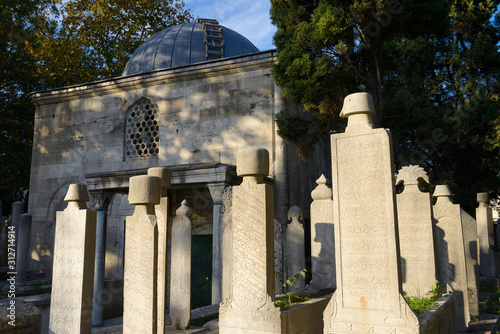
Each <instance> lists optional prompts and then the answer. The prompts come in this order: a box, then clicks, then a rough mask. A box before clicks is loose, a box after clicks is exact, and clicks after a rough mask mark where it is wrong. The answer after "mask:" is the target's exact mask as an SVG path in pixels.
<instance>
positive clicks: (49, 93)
mask: <svg viewBox="0 0 500 334" xmlns="http://www.w3.org/2000/svg"><path fill="white" fill-rule="evenodd" d="M276 56H277V54H276V51H275V50H268V51H263V52H258V53H253V54H249V55H243V56H238V57H231V58H223V59H220V60H215V61H207V62H203V63H197V64H192V65H187V66H182V67H176V68H169V69H164V70H157V71H153V72H148V73H143V74H136V75H130V76H125V77H117V78H111V79H107V80H101V81H95V82H90V83H85V84H80V85H74V86H69V87H63V88H56V89H51V90H46V91H40V92H34V93H31V94H30V98H31V101H32V103H33V104H34V105H35V106H40V105H45V104H51V103H58V102H63V101H68V100H72V99H75V98H76V97H79V98H85V97H92V96H100V95H106V94H112V93H116V92H122V91H128V90H133V89H138V88H144V87H149V86H153V85H160V84H167V83H173V82H178V81H185V80H192V79H199V78H208V77H214V76H220V75H228V74H233V73H239V72H246V71H252V70H256V69H262V68H266V67H267V68H270V67H271V65H272V64H273V63H274V62H275V61H276ZM263 65H266V66H263Z"/></svg>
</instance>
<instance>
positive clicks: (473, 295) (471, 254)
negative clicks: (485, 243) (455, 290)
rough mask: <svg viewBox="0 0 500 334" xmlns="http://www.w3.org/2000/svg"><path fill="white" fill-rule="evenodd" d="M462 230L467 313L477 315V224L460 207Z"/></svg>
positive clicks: (478, 274) (478, 271)
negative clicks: (467, 302)
mask: <svg viewBox="0 0 500 334" xmlns="http://www.w3.org/2000/svg"><path fill="white" fill-rule="evenodd" d="M460 218H461V220H462V231H463V236H464V251H465V267H466V269H467V294H468V300H469V313H470V314H471V315H472V316H478V315H479V295H478V293H479V276H480V270H479V252H478V248H477V247H478V246H477V224H476V220H475V219H474V218H472V217H471V216H470V215H469V214H468V213H467V212H465V211H464V210H463V209H460Z"/></svg>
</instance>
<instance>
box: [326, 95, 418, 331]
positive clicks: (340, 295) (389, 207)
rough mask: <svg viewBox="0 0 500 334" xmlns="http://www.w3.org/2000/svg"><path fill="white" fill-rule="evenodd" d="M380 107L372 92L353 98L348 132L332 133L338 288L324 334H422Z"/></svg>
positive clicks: (348, 102)
mask: <svg viewBox="0 0 500 334" xmlns="http://www.w3.org/2000/svg"><path fill="white" fill-rule="evenodd" d="M374 110H375V108H374V106H373V100H372V98H371V96H370V95H369V94H367V93H356V94H351V95H349V96H347V97H346V98H345V100H344V107H343V109H342V112H341V114H340V115H341V116H342V117H348V124H347V128H346V131H345V133H342V134H334V135H332V136H331V141H332V171H333V172H332V178H333V180H334V182H333V186H332V188H333V212H334V217H333V220H334V221H335V222H338V223H336V224H335V256H336V273H337V290H336V291H335V293H334V294H333V297H332V298H331V300H330V302H329V303H328V306H327V308H326V309H325V311H324V313H323V318H324V333H325V334H339V333H353V332H354V333H412V334H416V333H418V332H419V322H418V319H417V317H416V316H415V314H414V313H413V311H412V310H411V309H410V307H409V306H408V304H407V303H406V301H405V300H404V298H403V296H402V295H401V284H400V282H399V261H400V260H399V254H398V246H397V235H396V218H397V217H396V206H395V202H396V198H395V187H394V170H393V166H394V164H393V158H392V141H391V136H390V132H389V131H388V130H386V129H373V122H372V117H373V116H374V115H375V111H374Z"/></svg>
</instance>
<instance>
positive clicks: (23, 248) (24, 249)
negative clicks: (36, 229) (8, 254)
mask: <svg viewBox="0 0 500 334" xmlns="http://www.w3.org/2000/svg"><path fill="white" fill-rule="evenodd" d="M30 236H31V215H30V214H28V213H23V214H22V215H21V219H20V220H19V229H18V234H17V243H18V244H19V246H18V247H17V259H16V272H17V275H16V286H25V285H26V270H27V269H28V255H29V246H30Z"/></svg>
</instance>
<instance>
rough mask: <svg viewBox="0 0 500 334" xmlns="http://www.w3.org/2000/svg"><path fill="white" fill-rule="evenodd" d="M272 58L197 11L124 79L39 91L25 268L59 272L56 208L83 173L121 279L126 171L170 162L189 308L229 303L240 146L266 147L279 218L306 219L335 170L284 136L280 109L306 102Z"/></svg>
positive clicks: (156, 40) (108, 265)
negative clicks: (230, 200) (183, 233)
mask: <svg viewBox="0 0 500 334" xmlns="http://www.w3.org/2000/svg"><path fill="white" fill-rule="evenodd" d="M275 61H276V52H275V50H267V51H259V50H258V49H257V48H256V47H255V46H254V45H253V44H252V43H251V42H250V41H249V40H248V39H247V38H245V37H244V36H242V35H240V34H238V33H237V32H235V31H233V30H231V29H229V28H226V27H224V26H221V25H220V24H219V23H218V22H217V21H215V20H207V19H199V20H197V21H196V22H192V23H186V24H181V25H177V26H174V27H170V28H167V29H165V30H163V31H161V32H159V33H158V34H156V35H155V36H153V37H151V38H150V39H149V40H147V41H146V42H145V43H144V44H142V45H141V46H140V47H139V48H138V49H137V50H136V52H135V53H134V54H133V55H132V57H131V58H130V60H129V62H128V64H127V65H126V67H125V69H124V71H123V74H122V76H120V77H117V78H112V79H107V80H102V81H97V82H91V83H85V84H79V85H75V86H71V87H63V88H58V89H52V90H47V91H41V92H35V93H33V94H32V95H31V98H32V101H33V103H34V105H35V106H36V116H35V130H34V141H33V159H32V167H31V179H30V197H29V208H28V212H30V213H31V214H32V215H33V218H32V219H33V221H32V233H31V243H30V253H31V256H30V263H29V269H31V270H36V271H38V272H42V273H45V275H46V276H47V277H50V276H51V270H52V260H53V254H54V242H53V241H54V233H55V217H56V212H57V211H61V210H63V209H64V208H65V207H66V205H67V203H66V202H64V196H65V195H66V193H67V191H68V187H69V185H70V184H71V183H80V184H85V185H87V188H88V190H89V192H90V197H91V201H90V202H88V203H87V206H88V207H89V208H90V207H93V208H96V209H97V210H98V212H97V245H96V247H97V249H98V253H97V255H96V261H99V252H101V253H100V254H101V257H102V258H103V259H105V260H104V264H102V263H101V266H103V267H102V268H104V273H102V271H103V270H101V275H102V274H104V278H105V279H106V280H118V281H119V280H122V279H123V254H124V239H125V227H124V226H125V220H126V217H127V216H130V215H131V214H132V212H133V208H132V206H130V205H129V203H128V199H127V193H128V190H129V189H128V188H129V184H128V182H129V178H130V177H132V176H135V175H141V174H146V173H147V169H148V168H150V167H167V168H169V169H171V170H172V184H171V187H170V188H169V189H168V197H169V200H170V203H169V210H170V211H169V217H170V219H169V225H170V224H171V221H172V219H171V217H173V216H174V215H175V210H176V209H177V208H179V207H180V206H181V202H182V201H183V200H187V202H189V205H190V207H191V209H192V211H193V214H192V216H191V220H192V222H193V229H192V234H193V238H192V240H193V241H192V242H193V246H192V252H193V260H192V261H193V263H192V266H193V268H196V270H193V273H192V290H193V292H192V295H193V296H196V297H197V298H198V300H193V304H192V307H193V308H195V307H196V306H203V305H208V304H213V303H219V302H221V272H222V271H221V270H222V269H221V267H220V263H221V256H220V252H219V250H220V242H221V239H222V236H221V233H220V231H219V229H218V224H219V219H220V216H221V213H220V208H221V205H222V193H223V190H224V188H225V187H227V186H229V185H237V184H239V183H240V182H241V178H240V177H238V176H237V174H236V151H237V150H238V149H240V148H243V147H247V146H250V147H259V148H265V149H267V150H268V151H269V155H270V158H269V160H270V169H269V175H268V178H267V181H268V182H272V183H273V185H274V218H275V219H276V220H277V221H278V222H279V223H281V224H285V223H286V221H287V211H288V209H289V208H290V207H292V206H294V205H297V206H299V207H300V208H301V209H302V210H303V214H304V218H305V220H306V222H307V221H308V218H309V210H308V208H309V205H310V201H311V197H310V194H311V190H312V189H314V187H315V186H316V183H315V181H316V179H317V178H318V177H319V176H320V175H322V174H326V176H327V178H329V179H331V177H330V176H329V175H328V174H329V171H331V167H330V166H328V164H329V161H330V159H329V154H330V153H329V149H328V147H324V148H318V149H316V151H315V152H314V153H313V155H312V156H311V157H310V159H311V160H310V163H308V162H305V161H303V160H301V159H300V158H299V157H298V156H297V154H296V152H295V147H293V146H290V145H288V144H286V143H285V142H284V141H283V140H282V139H281V138H280V137H279V136H278V135H277V126H276V123H275V115H276V113H278V112H279V111H280V110H282V109H285V108H288V109H289V110H291V111H293V110H298V107H297V106H295V105H293V104H292V103H290V102H288V101H287V100H286V99H284V98H283V97H282V96H281V94H280V89H279V88H278V87H277V86H276V84H275V83H274V82H273V80H272V78H271V76H270V70H271V66H272V64H273V62H275ZM313 161H314V162H313ZM169 232H170V227H169ZM144 242H148V241H147V240H144ZM99 244H101V247H100V245H99ZM169 266H170V261H169V260H168V261H167V271H168V270H169ZM167 284H168V283H167ZM167 286H168V285H167ZM167 291H168V289H167ZM103 298H104V297H103Z"/></svg>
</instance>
